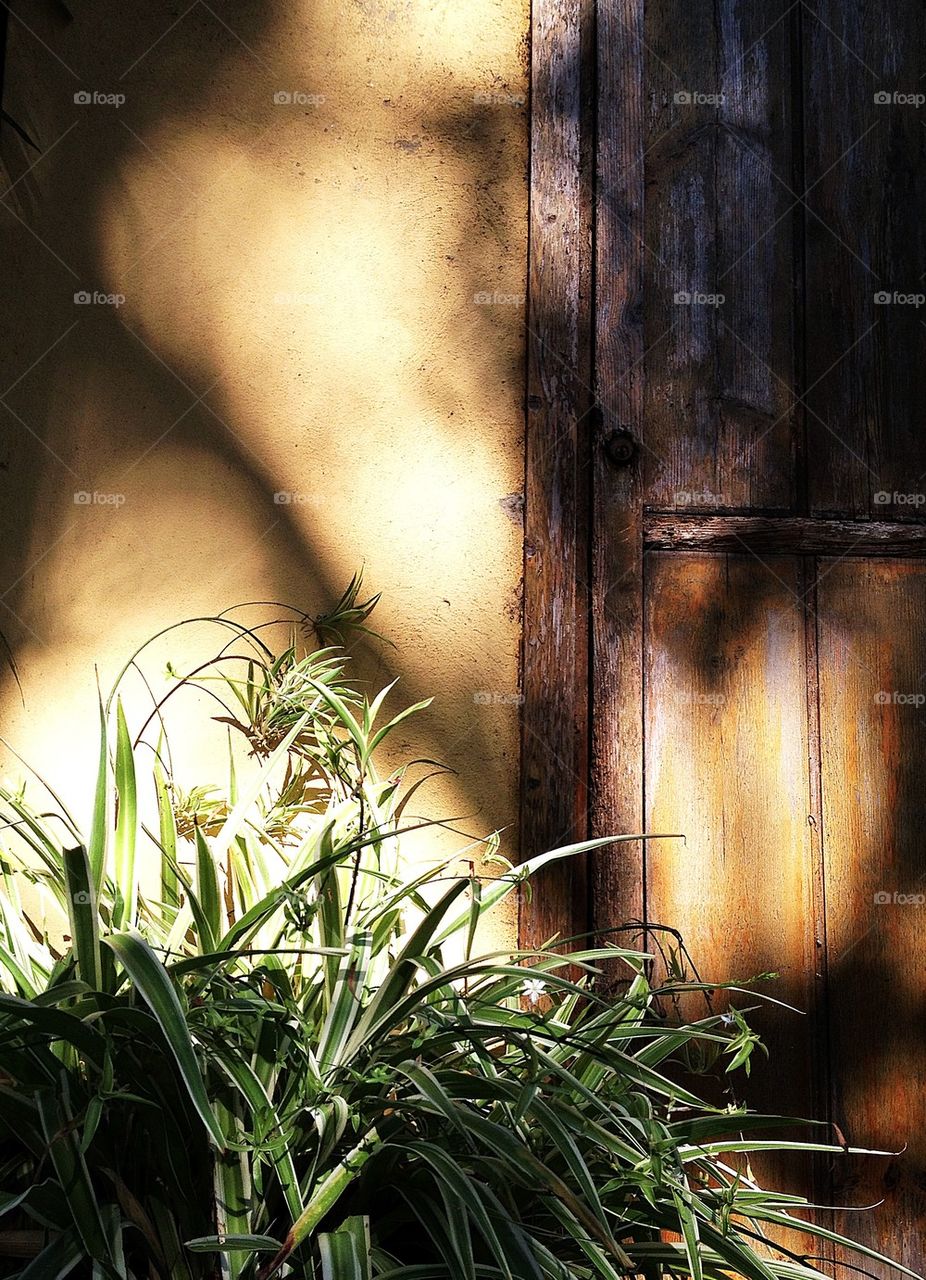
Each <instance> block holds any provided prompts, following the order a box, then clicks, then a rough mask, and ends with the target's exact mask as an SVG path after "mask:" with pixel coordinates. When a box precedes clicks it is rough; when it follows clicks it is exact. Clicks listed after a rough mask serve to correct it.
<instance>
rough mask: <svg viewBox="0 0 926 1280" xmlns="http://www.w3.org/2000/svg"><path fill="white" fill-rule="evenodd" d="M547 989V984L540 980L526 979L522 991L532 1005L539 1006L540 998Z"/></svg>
mask: <svg viewBox="0 0 926 1280" xmlns="http://www.w3.org/2000/svg"><path fill="white" fill-rule="evenodd" d="M546 989H547V984H546V983H545V982H541V981H540V979H539V978H525V980H524V983H523V985H522V987H521V990H522V991H523V992H524V994H525V995H526V996H527V998H528V1000H529V1001H530V1002H531V1004H539V1003H540V997H541V996H542V995H543V994H544V992H545V991H546Z"/></svg>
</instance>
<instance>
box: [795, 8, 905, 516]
mask: <svg viewBox="0 0 926 1280" xmlns="http://www.w3.org/2000/svg"><path fill="white" fill-rule="evenodd" d="M801 9H802V10H803V16H802V23H801V33H802V39H803V43H804V101H805V114H804V120H805V123H804V157H805V158H804V169H805V183H806V190H807V198H806V210H807V213H806V217H805V220H804V223H805V229H806V230H805V235H806V332H807V379H806V381H807V395H806V403H807V407H808V443H809V456H808V469H809V498H810V506H811V510H813V511H820V512H824V513H826V512H837V513H838V512H844V513H847V514H856V515H868V514H869V512H870V513H871V514H872V515H873V516H875V517H877V518H884V517H885V516H890V517H893V518H900V519H903V518H906V517H907V516H908V515H909V514H910V512H911V510H914V511H915V508H911V506H910V504H909V503H908V502H904V501H901V502H899V503H895V502H893V501H892V502H890V503H885V502H884V501H883V500H882V501H878V502H877V503H875V502H874V495H875V493H881V494H882V495H883V494H890V496H891V498H893V496H894V492H895V491H897V492H898V493H901V494H904V495H909V494H910V493H911V492H912V491H916V490H917V489H919V490H922V488H923V482H922V475H923V472H924V471H926V432H924V430H923V405H924V404H926V360H924V359H923V356H924V351H926V329H924V328H923V323H922V322H923V318H924V316H926V306H924V305H923V303H922V302H916V301H915V300H913V299H914V298H915V295H917V294H923V293H924V292H926V282H924V276H923V272H924V270H926V226H924V220H923V216H922V214H923V208H924V207H926V164H924V149H926V130H924V128H923V123H922V121H923V112H924V104H920V105H917V104H916V102H915V96H916V95H917V94H919V95H922V93H923V86H924V81H923V49H924V44H926V10H924V8H923V6H922V5H921V4H919V3H916V2H915V0H898V2H897V3H892V4H889V5H866V4H862V3H860V2H856V0H853V2H852V3H847V2H846V0H822V2H821V3H815V4H814V5H813V6H812V7H810V6H803V5H802V6H801ZM883 98H887V99H888V101H879V99H883ZM879 294H881V295H885V296H886V297H887V298H889V299H890V300H889V301H886V302H879V301H877V297H878V295H879ZM900 298H905V299H908V300H907V301H900V300H898V299H900Z"/></svg>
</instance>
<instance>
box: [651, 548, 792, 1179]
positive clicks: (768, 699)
mask: <svg viewBox="0 0 926 1280" xmlns="http://www.w3.org/2000/svg"><path fill="white" fill-rule="evenodd" d="M801 591H802V569H801V565H800V562H799V561H798V560H797V559H795V558H790V559H782V560H779V561H777V562H776V565H775V573H774V575H772V574H770V573H769V572H768V571H767V570H766V569H765V567H764V566H763V565H762V564H760V563H759V562H758V561H757V560H756V559H755V558H753V557H751V556H732V555H702V554H677V553H673V552H656V553H650V555H649V556H648V557H647V588H646V633H645V634H646V643H645V664H646V680H647V693H646V823H647V829H648V830H650V831H678V832H683V833H684V835H685V840H684V842H682V841H678V840H666V841H658V842H653V843H652V844H650V846H649V851H648V856H647V914H648V919H649V921H650V923H651V925H652V924H666V925H671V926H673V927H675V928H677V929H679V930H680V931H681V933H682V935H683V937H684V939H685V942H686V944H687V946H688V949H689V951H690V952H691V955H692V957H693V959H694V962H695V964H696V965H697V967H698V969H699V970H700V972H701V975H702V977H703V978H704V979H705V981H711V980H714V981H732V980H739V981H744V980H748V979H750V978H752V977H754V976H756V975H758V974H761V973H765V972H769V971H774V972H777V973H779V974H780V977H779V979H778V980H777V981H776V982H774V983H772V984H767V985H765V986H764V988H763V989H764V990H766V991H767V992H768V994H770V995H772V996H774V997H775V998H777V999H781V1000H785V1001H788V1002H789V1003H791V1004H793V1005H795V1006H796V1007H797V1008H798V1009H801V1010H812V1009H813V1005H814V995H815V991H814V987H815V983H814V976H813V975H814V961H815V957H814V946H813V927H812V925H813V920H814V915H815V892H814V872H815V868H814V849H813V843H812V824H811V823H810V821H809V818H810V816H811V810H810V805H811V803H812V788H811V779H810V762H809V751H808V745H809V743H808V717H807V701H806V677H807V666H806V659H805V653H806V650H805V618H804V610H803V608H802V606H801V603H800V596H801ZM722 1003H723V1000H722V999H721V1002H720V1006H721V1007H722ZM734 1003H737V1004H742V999H741V998H740V999H737V1000H734ZM752 1019H753V1022H754V1024H755V1025H756V1027H757V1029H759V1030H760V1031H761V1033H762V1034H763V1036H764V1038H765V1039H766V1041H767V1043H768V1045H769V1049H770V1059H769V1061H767V1062H765V1061H760V1060H757V1061H756V1063H755V1064H754V1067H753V1073H752V1076H751V1078H750V1080H749V1082H748V1084H746V1083H741V1084H739V1085H738V1086H737V1087H738V1089H740V1091H741V1092H743V1093H744V1094H745V1095H746V1097H747V1098H748V1099H749V1101H750V1102H751V1103H752V1104H753V1105H754V1106H756V1107H758V1108H759V1109H760V1110H761V1109H768V1110H771V1111H772V1112H775V1113H778V1114H786V1115H788V1114H790V1115H808V1114H810V1113H811V1109H812V1107H813V1101H814V1098H813V1092H814V1090H813V1076H814V1063H813V1034H812V1028H811V1020H810V1019H809V1018H807V1017H801V1016H800V1015H799V1014H795V1013H787V1012H785V1011H783V1010H781V1009H780V1008H777V1007H775V1006H767V1007H766V1008H765V1009H763V1010H761V1011H760V1012H757V1013H755V1014H753V1015H752ZM782 1169H786V1170H787V1174H786V1178H787V1182H788V1185H789V1188H790V1189H794V1187H795V1186H796V1185H800V1184H802V1183H803V1185H804V1186H805V1188H806V1189H809V1187H810V1178H811V1170H810V1166H809V1162H808V1163H804V1164H803V1165H801V1164H800V1163H797V1164H796V1163H795V1162H792V1161H788V1162H779V1161H776V1162H774V1163H772V1162H767V1163H766V1164H765V1165H764V1166H762V1170H763V1174H762V1176H765V1175H769V1176H776V1175H777V1173H779V1172H780V1171H781V1170H782Z"/></svg>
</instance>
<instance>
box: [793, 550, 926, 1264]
mask: <svg viewBox="0 0 926 1280" xmlns="http://www.w3.org/2000/svg"><path fill="white" fill-rule="evenodd" d="M818 618H819V624H818V625H819V636H820V640H819V647H820V724H821V747H822V763H823V834H824V849H825V859H826V903H827V911H826V926H827V933H826V936H827V954H828V968H829V986H830V997H829V1005H830V1033H829V1034H830V1046H831V1055H832V1061H833V1064H834V1073H833V1074H834V1085H835V1097H834V1119H835V1120H836V1121H837V1123H838V1124H839V1125H840V1127H841V1128H842V1130H843V1132H844V1133H845V1134H846V1136H847V1137H848V1138H849V1139H850V1140H851V1141H853V1142H857V1143H862V1144H865V1145H871V1146H876V1147H882V1148H886V1149H888V1150H891V1149H893V1150H897V1149H898V1147H899V1146H900V1145H902V1144H904V1143H906V1144H907V1150H906V1152H905V1153H904V1155H903V1157H902V1158H901V1159H899V1160H892V1161H884V1160H869V1161H864V1162H863V1161H858V1162H855V1163H854V1164H853V1165H852V1166H850V1169H851V1173H852V1174H853V1175H854V1176H849V1177H848V1178H847V1177H845V1175H846V1174H847V1173H849V1172H850V1170H847V1169H846V1168H845V1166H843V1165H842V1164H840V1165H839V1166H838V1168H837V1173H838V1174H840V1175H843V1176H842V1178H841V1180H840V1183H839V1184H837V1188H836V1192H835V1194H836V1199H837V1202H838V1203H843V1204H845V1203H850V1204H874V1203H877V1202H878V1201H881V1200H883V1201H884V1205H883V1207H882V1208H880V1209H878V1210H877V1211H876V1212H875V1213H873V1214H872V1215H859V1214H852V1215H844V1216H843V1221H842V1224H841V1225H842V1228H843V1229H844V1230H850V1229H851V1232H852V1233H854V1234H856V1235H858V1237H859V1238H863V1239H865V1240H866V1242H867V1243H869V1244H873V1245H878V1243H879V1242H880V1244H881V1246H882V1247H884V1246H885V1245H888V1244H889V1246H890V1248H891V1250H892V1251H894V1252H895V1256H897V1257H898V1259H899V1260H900V1261H902V1262H905V1263H906V1265H907V1266H909V1267H912V1268H917V1267H919V1268H922V1265H923V1223H924V1222H926V1138H924V1132H923V1120H924V1114H926V1100H924V1094H923V1084H922V1081H923V1074H924V1073H923V1066H924V1060H926V927H924V926H926V905H924V901H926V899H924V895H926V856H924V852H926V849H924V846H926V789H924V786H923V772H922V762H923V759H924V755H926V709H924V706H923V698H924V695H926V680H924V673H926V565H924V564H922V563H917V564H911V563H909V562H898V561H888V562H884V563H872V562H865V561H854V562H850V561H842V562H841V563H838V562H833V561H826V560H824V561H821V567H820V586H819V606H818ZM883 899H886V901H884V900H883ZM850 1217H851V1221H850V1220H849V1218H850Z"/></svg>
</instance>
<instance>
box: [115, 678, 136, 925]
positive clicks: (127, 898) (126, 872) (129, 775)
mask: <svg viewBox="0 0 926 1280" xmlns="http://www.w3.org/2000/svg"><path fill="white" fill-rule="evenodd" d="M116 797H117V802H118V812H117V815H116V838H115V842H114V846H113V853H114V862H115V878H116V901H115V904H114V906H113V928H114V929H124V928H125V927H126V926H127V925H131V924H133V923H134V921H135V914H136V907H137V902H138V881H137V880H136V877H135V846H136V841H137V833H138V794H137V790H136V783H135V756H134V754H133V752H132V740H131V738H130V737H129V729H128V725H127V724H126V721H125V712H124V711H123V709H122V699H121V698H119V699H117V700H116Z"/></svg>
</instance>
